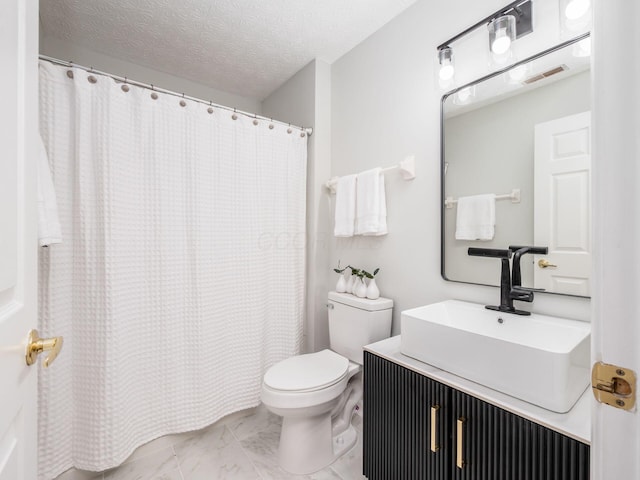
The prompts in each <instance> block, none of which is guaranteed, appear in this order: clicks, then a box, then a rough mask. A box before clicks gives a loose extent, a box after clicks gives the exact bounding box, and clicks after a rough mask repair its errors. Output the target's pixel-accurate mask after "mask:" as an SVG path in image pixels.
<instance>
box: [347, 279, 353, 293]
mask: <svg viewBox="0 0 640 480" xmlns="http://www.w3.org/2000/svg"><path fill="white" fill-rule="evenodd" d="M345 292H346V293H353V275H349V278H348V279H347V286H346V290H345Z"/></svg>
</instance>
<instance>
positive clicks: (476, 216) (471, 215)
mask: <svg viewBox="0 0 640 480" xmlns="http://www.w3.org/2000/svg"><path fill="white" fill-rule="evenodd" d="M495 225H496V196H495V195H494V194H493V193H488V194H485V195H473V196H470V197H460V198H459V199H458V211H457V217H456V240H493V235H494V233H495Z"/></svg>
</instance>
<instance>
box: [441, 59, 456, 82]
mask: <svg viewBox="0 0 640 480" xmlns="http://www.w3.org/2000/svg"><path fill="white" fill-rule="evenodd" d="M454 71H455V69H454V68H453V65H451V63H445V64H444V65H442V66H441V67H440V80H451V79H452V78H453V74H454Z"/></svg>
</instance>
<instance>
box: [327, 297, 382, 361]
mask: <svg viewBox="0 0 640 480" xmlns="http://www.w3.org/2000/svg"><path fill="white" fill-rule="evenodd" d="M328 307H329V342H330V344H331V350H333V351H334V352H336V353H339V354H340V355H342V356H344V357H347V358H348V359H349V360H352V361H354V362H356V363H358V364H360V365H362V363H363V351H362V347H364V346H365V345H369V344H370V343H374V342H377V341H379V340H383V339H385V338H388V337H389V335H391V314H392V312H393V300H391V299H389V298H382V297H381V298H378V299H376V300H369V299H368V298H359V297H356V296H355V295H350V294H348V293H337V292H329V303H328Z"/></svg>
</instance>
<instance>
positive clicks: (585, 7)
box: [563, 0, 591, 20]
mask: <svg viewBox="0 0 640 480" xmlns="http://www.w3.org/2000/svg"><path fill="white" fill-rule="evenodd" d="M590 6H591V2H590V0H569V2H568V3H566V5H564V9H563V11H564V15H565V16H566V17H567V18H568V19H569V20H577V19H578V18H581V17H582V16H584V15H585V14H586V13H587V12H588V11H589V7H590Z"/></svg>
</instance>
